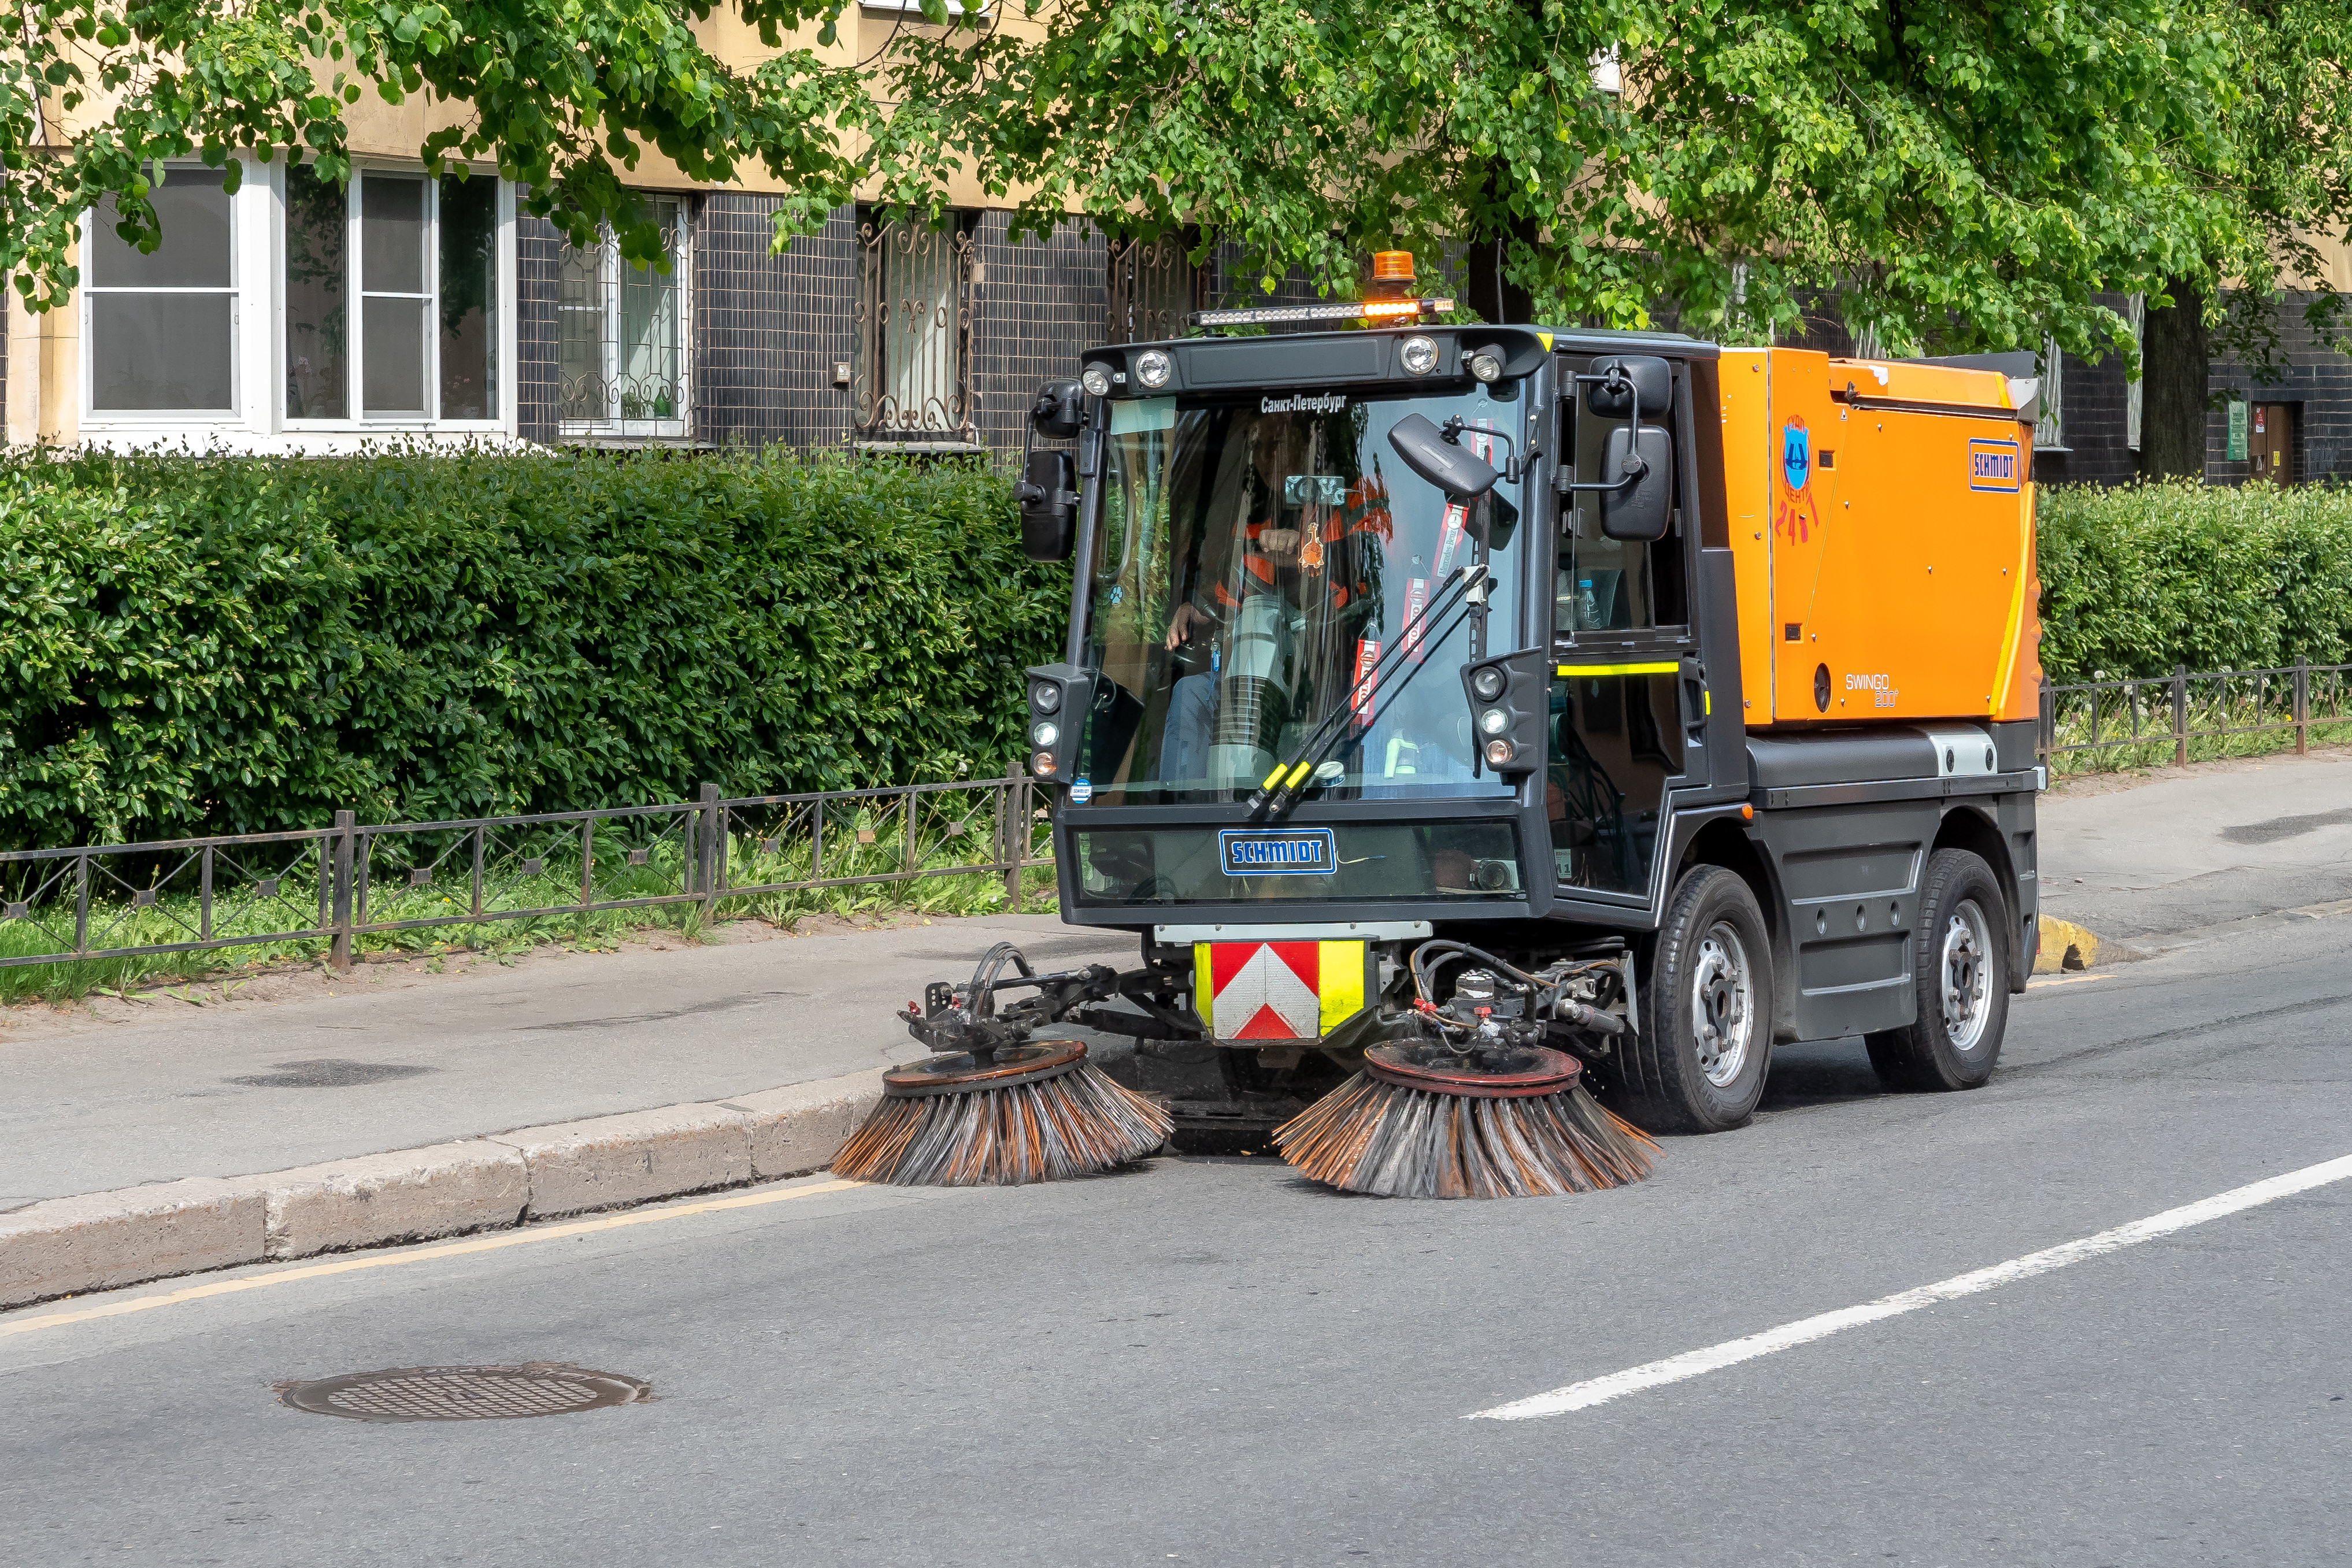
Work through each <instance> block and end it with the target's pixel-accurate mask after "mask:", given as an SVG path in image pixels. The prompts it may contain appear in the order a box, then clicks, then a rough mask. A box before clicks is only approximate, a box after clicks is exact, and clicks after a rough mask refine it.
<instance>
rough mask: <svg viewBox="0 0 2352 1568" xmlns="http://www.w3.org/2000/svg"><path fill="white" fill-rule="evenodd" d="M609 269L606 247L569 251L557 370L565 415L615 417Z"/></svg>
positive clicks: (558, 306)
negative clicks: (607, 361) (607, 334)
mask: <svg viewBox="0 0 2352 1568" xmlns="http://www.w3.org/2000/svg"><path fill="white" fill-rule="evenodd" d="M603 275H604V249H603V247H601V246H600V247H598V248H596V249H593V250H575V249H574V248H572V246H568V245H567V246H564V247H563V270H562V275H561V276H560V277H558V279H557V281H556V292H555V313H556V361H555V362H556V372H557V374H558V375H559V376H560V377H561V378H562V380H561V382H559V385H558V388H557V392H558V396H559V399H560V402H559V405H558V406H559V408H560V411H561V417H562V418H564V419H609V418H611V417H612V412H613V411H612V410H611V409H610V408H609V407H607V406H606V400H605V396H604V287H603V284H602V279H603Z"/></svg>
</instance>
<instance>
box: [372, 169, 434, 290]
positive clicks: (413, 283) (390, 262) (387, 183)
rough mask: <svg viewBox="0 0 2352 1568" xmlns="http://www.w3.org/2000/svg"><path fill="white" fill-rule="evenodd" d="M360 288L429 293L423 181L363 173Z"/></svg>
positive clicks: (390, 175) (391, 175)
mask: <svg viewBox="0 0 2352 1568" xmlns="http://www.w3.org/2000/svg"><path fill="white" fill-rule="evenodd" d="M360 287H362V289H364V290H365V291H366V292H368V293H370V294H376V293H384V294H422V293H424V292H425V182H424V181H422V180H410V179H404V178H402V177H400V176H398V175H393V174H363V175H362V176H361V177H360Z"/></svg>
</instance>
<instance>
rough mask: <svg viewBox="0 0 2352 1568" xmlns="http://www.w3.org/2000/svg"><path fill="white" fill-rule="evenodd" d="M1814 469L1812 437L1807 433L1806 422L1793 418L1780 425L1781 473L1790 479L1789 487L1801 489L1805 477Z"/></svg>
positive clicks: (1803, 485)
mask: <svg viewBox="0 0 2352 1568" xmlns="http://www.w3.org/2000/svg"><path fill="white" fill-rule="evenodd" d="M1812 471H1813V455H1812V443H1811V438H1810V437H1809V436H1808V435H1807V434H1805V422H1804V421H1803V420H1801V419H1792V420H1790V422H1789V423H1787V424H1785V425H1783V426H1781V427H1780V474H1781V476H1782V477H1783V478H1785V479H1787V480H1788V481H1789V488H1790V489H1791V490H1801V489H1803V488H1804V487H1805V477H1806V476H1807V475H1809V474H1811V472H1812Z"/></svg>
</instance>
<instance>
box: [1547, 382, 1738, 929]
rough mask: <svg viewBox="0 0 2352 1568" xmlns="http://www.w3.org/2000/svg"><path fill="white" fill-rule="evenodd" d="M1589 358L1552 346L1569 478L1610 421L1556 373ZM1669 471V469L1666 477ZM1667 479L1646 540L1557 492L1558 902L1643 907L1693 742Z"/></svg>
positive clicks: (1688, 648) (1685, 630)
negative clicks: (1609, 526)
mask: <svg viewBox="0 0 2352 1568" xmlns="http://www.w3.org/2000/svg"><path fill="white" fill-rule="evenodd" d="M1594 362H1595V361H1593V360H1592V359H1591V358H1590V357H1588V356H1586V355H1582V354H1569V355H1563V356H1562V357H1561V360H1560V368H1561V371H1562V375H1563V392H1562V395H1561V397H1560V400H1559V404H1560V411H1561V412H1560V425H1561V428H1560V429H1559V432H1558V434H1557V439H1558V441H1559V452H1560V453H1561V455H1562V463H1561V467H1562V469H1563V470H1564V471H1567V475H1568V476H1570V477H1572V478H1573V479H1574V480H1575V481H1576V482H1577V483H1580V484H1591V483H1597V482H1599V481H1600V480H1601V478H1602V474H1601V468H1602V461H1601V459H1602V455H1603V450H1604V447H1605V444H1606V443H1607V441H1608V438H1609V433H1610V431H1611V430H1612V428H1617V427H1622V424H1623V423H1624V421H1623V419H1622V416H1620V417H1614V418H1612V417H1608V416H1604V415H1601V414H1596V413H1593V412H1592V411H1591V408H1590V406H1589V402H1588V400H1587V399H1586V398H1585V397H1582V396H1578V395H1574V393H1575V392H1580V391H1581V390H1582V389H1579V388H1576V387H1575V383H1574V382H1570V381H1567V380H1566V378H1567V377H1570V376H1574V375H1578V374H1582V373H1587V372H1588V371H1590V368H1591V365H1592V364H1593V363H1594ZM1689 395H1690V393H1689V384H1688V374H1687V368H1686V367H1685V366H1684V365H1682V364H1679V363H1677V364H1676V365H1675V413H1673V414H1671V415H1669V416H1667V417H1666V419H1665V420H1664V421H1663V422H1662V423H1666V424H1667V425H1668V427H1669V428H1670V429H1672V430H1673V431H1674V432H1675V435H1676V445H1677V451H1678V458H1677V465H1678V467H1679V465H1680V461H1681V460H1680V456H1679V452H1680V449H1681V448H1682V447H1684V446H1685V445H1687V444H1688V443H1687V440H1686V439H1685V438H1686V434H1687V431H1688V422H1687V420H1686V418H1685V413H1686V412H1687V406H1688V402H1689ZM1678 477H1679V476H1678ZM1681 488H1682V487H1681V486H1680V485H1679V484H1678V485H1677V487H1676V490H1677V493H1676V497H1675V509H1674V514H1673V515H1674V522H1673V525H1672V526H1671V527H1670V528H1669V529H1668V531H1667V533H1666V535H1665V537H1664V538H1658V539H1654V540H1647V541H1644V540H1628V539H1612V538H1609V537H1608V536H1607V535H1606V534H1605V533H1604V532H1603V531H1602V528H1601V507H1600V505H1599V500H1598V497H1595V496H1594V495H1593V494H1591V493H1590V492H1587V493H1582V494H1569V495H1565V496H1562V497H1560V505H1559V527H1558V535H1557V539H1556V546H1557V553H1556V557H1555V573H1554V581H1553V600H1552V655H1553V658H1552V664H1553V669H1552V680H1551V685H1550V716H1549V725H1548V734H1547V736H1546V744H1547V750H1548V756H1549V760H1548V762H1547V765H1546V768H1545V776H1544V814H1545V817H1546V819H1547V821H1548V825H1549V831H1550V836H1551V847H1552V860H1553V865H1554V870H1555V873H1556V874H1557V876H1558V878H1559V893H1560V894H1561V896H1563V897H1578V896H1582V897H1587V898H1591V899H1593V900H1595V901H1597V902H1601V903H1606V904H1618V905H1621V906H1623V905H1628V904H1633V905H1641V906H1646V905H1647V904H1648V902H1649V893H1650V885H1651V882H1652V879H1653V875H1654V870H1655V865H1656V861H1657V857H1658V856H1659V854H1660V853H1661V852H1663V851H1664V840H1665V838H1666V836H1667V822H1666V807H1667V790H1668V788H1669V786H1670V785H1671V784H1672V783H1675V782H1677V781H1680V780H1682V779H1684V778H1685V772H1686V768H1687V767H1688V764H1689V756H1688V751H1689V747H1690V743H1691V742H1692V741H1693V740H1694V739H1695V738H1699V739H1703V733H1702V732H1703V726H1704V724H1705V721H1706V708H1707V696H1706V685H1705V677H1704V674H1703V672H1702V670H1701V667H1700V665H1699V664H1698V663H1697V661H1696V657H1695V655H1696V643H1695V640H1694V637H1693V632H1692V627H1691V609H1690V604H1691V593H1690V589H1689V585H1690V583H1691V581H1692V570H1693V568H1692V563H1693V560H1694V559H1695V558H1694V540H1693V538H1691V537H1690V535H1691V528H1692V527H1693V526H1694V525H1693V524H1692V523H1691V521H1690V520H1689V519H1690V516H1691V513H1690V508H1689V507H1687V506H1686V505H1685V504H1684V501H1685V498H1684V497H1682V495H1681V494H1680V491H1681Z"/></svg>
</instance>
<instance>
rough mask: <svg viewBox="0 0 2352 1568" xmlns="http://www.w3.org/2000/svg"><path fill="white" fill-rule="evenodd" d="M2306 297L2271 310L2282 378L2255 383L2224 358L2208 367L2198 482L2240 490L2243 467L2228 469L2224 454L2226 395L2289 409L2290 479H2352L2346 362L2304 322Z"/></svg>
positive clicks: (2351, 386) (2351, 395)
mask: <svg viewBox="0 0 2352 1568" xmlns="http://www.w3.org/2000/svg"><path fill="white" fill-rule="evenodd" d="M2311 298H2312V297H2311V296H2310V295H2308V294H2290V295H2288V296H2286V297H2285V298H2284V299H2282V300H2281V301H2280V302H2279V304H2278V306H2277V307H2276V310H2277V316H2276V321H2277V327H2278V335H2279V353H2280V357H2281V358H2282V359H2283V360H2284V361H2286V373H2285V374H2284V376H2282V377H2281V378H2280V379H2279V380H2277V381H2273V382H2258V381H2256V380H2254V378H2253V373H2252V371H2250V370H2249V369H2248V368H2247V367H2246V366H2244V365H2242V364H2239V363H2237V362H2235V361H2230V360H2216V361H2213V382H2212V386H2213V396H2214V398H2215V400H2216V402H2217V404H2219V405H2220V406H2217V407H2216V408H2215V409H2214V410H2213V412H2212V413H2210V414H2208V415H2207V416H2206V420H2205V477H2206V479H2207V480H2208V481H2209V482H2211V483H2216V484H2229V485H2235V484H2242V483H2243V482H2244V481H2245V478H2246V475H2247V471H2248V468H2249V465H2248V464H2245V463H2232V462H2231V461H2229V459H2228V457H2227V456H2226V454H2227V453H2228V451H2229V450H2230V414H2229V409H2228V407H2227V406H2226V403H2227V400H2228V399H2229V398H2231V397H2237V398H2242V399H2244V400H2245V401H2247V402H2288V403H2294V404H2296V405H2298V406H2297V408H2296V411H2295V412H2296V414H2297V416H2298V417H2297V419H2296V423H2295V446H2294V476H2295V477H2296V478H2297V479H2319V478H2327V477H2335V478H2339V479H2352V356H2347V355H2344V354H2341V353H2338V352H2336V350H2334V349H2333V348H2331V347H2329V346H2328V344H2327V343H2326V341H2325V340H2323V339H2321V338H2320V337H2319V336H2318V335H2316V334H2315V333H2314V332H2313V331H2312V329H2311V327H2310V324H2309V323H2308V322H2306V321H2305V319H2304V315H2303V311H2304V307H2305V306H2306V305H2308V304H2310V303H2311Z"/></svg>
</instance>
